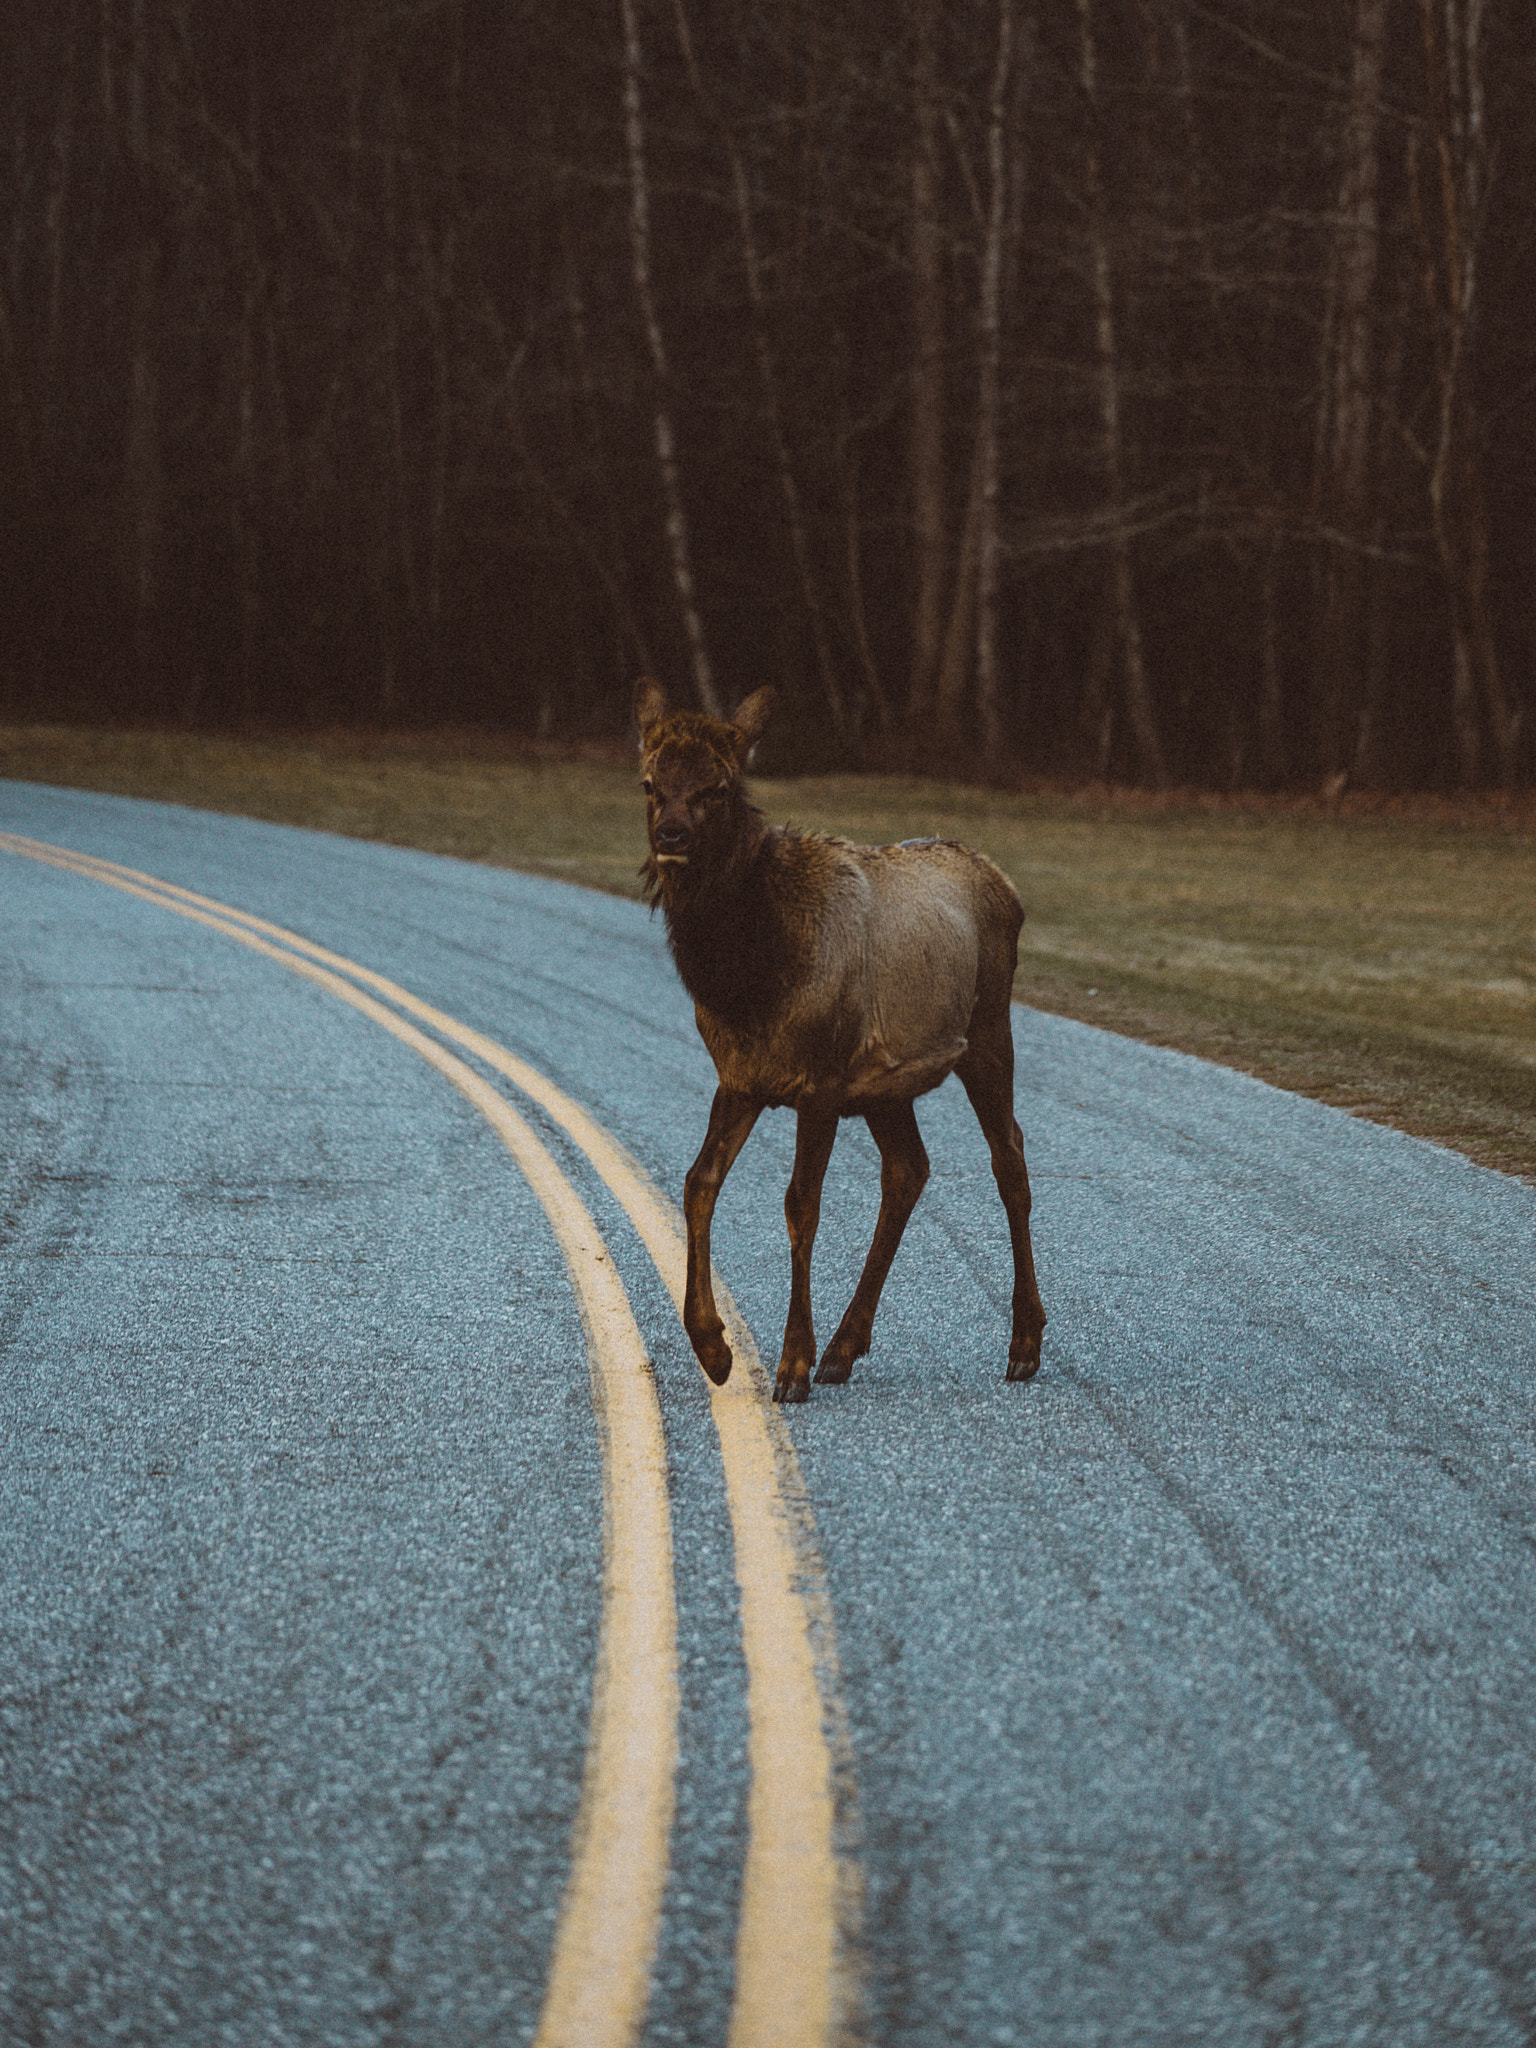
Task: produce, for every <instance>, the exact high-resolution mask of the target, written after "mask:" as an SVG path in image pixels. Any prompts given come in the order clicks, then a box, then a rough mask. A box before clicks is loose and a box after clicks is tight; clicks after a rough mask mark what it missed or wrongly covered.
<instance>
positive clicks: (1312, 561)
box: [0, 0, 1536, 786]
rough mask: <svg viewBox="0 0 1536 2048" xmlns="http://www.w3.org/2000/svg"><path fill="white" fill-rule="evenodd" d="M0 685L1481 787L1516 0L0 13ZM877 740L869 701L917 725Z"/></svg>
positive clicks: (1521, 445)
mask: <svg viewBox="0 0 1536 2048" xmlns="http://www.w3.org/2000/svg"><path fill="white" fill-rule="evenodd" d="M0 53H3V71H0V78H3V81H4V90H5V93H6V95H7V106H6V118H7V138H6V142H7V146H6V150H5V154H4V158H3V168H0V226H3V230H4V244H3V268H0V560H3V562H4V565H5V572H6V574H5V587H4V602H3V605H0V716H12V717H15V716H36V715H67V716H82V717H100V716H103V715H105V716H110V717H121V718H142V719H153V720H169V721H188V722H196V723H199V724H208V723H250V722H255V721H271V722H280V723H283V724H294V723H304V722H311V721H313V722H335V721H353V720H357V721H365V722H369V723H376V724H386V725H399V724H441V723H445V722H459V723H466V722H467V723H485V724H493V725H498V726H503V727H508V728H512V729H515V730H521V731H526V732H531V733H537V734H543V735H546V736H550V735H553V736H563V735H580V734H584V733H598V732H601V733H617V732H619V731H620V730H622V729H623V727H624V725H625V722H626V719H627V713H628V690H629V683H630V679H631V678H632V677H633V676H634V675H635V674H636V673H637V672H639V671H642V670H645V671H654V672H656V673H659V674H663V675H666V676H668V677H669V678H671V679H672V685H673V688H674V689H675V690H676V691H677V692H678V693H679V694H680V695H686V696H688V697H691V699H692V700H693V701H694V702H696V703H698V704H700V705H701V706H703V707H705V708H706V709H710V710H713V711H718V710H719V709H721V708H729V706H730V705H731V704H732V703H734V702H735V701H736V700H737V699H738V698H739V697H741V696H742V695H744V694H745V693H746V692H747V691H749V690H752V689H755V688H757V687H759V686H760V685H762V684H764V683H770V682H771V683H774V684H776V685H777V686H778V687H779V689H780V690H781V692H782V693H783V697H784V699H785V703H784V708H783V712H782V713H781V717H780V720H779V724H778V730H777V734H776V736H775V739H774V741H773V743H772V749H771V750H772V751H773V758H774V760H775V761H777V762H778V763H779V764H780V765H802V766H816V765H830V764H832V763H834V762H856V761H860V760H862V761H866V762H878V763H888V764H889V763H900V762H903V761H911V762H912V763H913V764H914V765H917V766H924V767H932V766H959V767H968V768H971V769H975V768H978V767H980V768H983V769H986V770H989V771H991V770H997V769H1000V768H1002V767H1004V766H1006V765H1009V764H1012V765H1015V766H1018V767H1021V768H1023V769H1025V770H1028V771H1032V772H1040V773H1088V774H1103V775H1109V776H1113V777H1120V778H1133V779H1137V780H1140V781H1144V782H1149V783H1157V782H1160V781H1164V780H1180V781H1189V780H1193V781H1200V782H1206V783H1211V784H1216V785H1222V786H1224V785H1236V784H1258V785H1261V786H1280V785H1287V784H1295V783H1306V784H1316V783H1317V782H1319V781H1321V780H1323V779H1326V778H1329V777H1339V776H1348V777H1349V778H1351V779H1352V780H1354V781H1356V782H1360V783H1366V784H1384V785H1391V784H1399V783H1409V784H1421V785H1442V784H1444V785H1469V786H1470V785H1478V784H1495V785H1497V784H1501V783H1510V782H1514V781H1528V780H1530V779H1531V777H1532V774H1533V770H1536V745H1533V739H1532V732H1533V728H1536V619H1533V590H1536V573H1533V572H1536V517H1533V513H1536V505H1533V494H1536V484H1533V478H1536V343H1533V341H1532V338H1531V337H1532V332H1533V330H1532V323H1531V317H1530V305H1531V301H1532V297H1533V282H1536V252H1533V247H1532V236H1533V233H1536V226H1533V224H1536V38H1533V37H1532V36H1531V34H1530V33H1529V20H1528V13H1527V0H1337V4H1327V5H1324V4H1320V0H976V4H975V5H971V6H965V7H961V6H959V5H956V4H954V0H949V4H946V5H942V6H941V5H940V4H939V0H872V4H869V5H864V6H861V7H858V8H846V7H836V8H828V7H824V6H816V5H812V4H811V0H601V4H598V0H559V4H554V0H543V4H541V5H535V4H532V0H498V4H496V5H494V6H492V5H486V4H481V0H435V4H416V0H389V4H387V5H386V4H384V0H304V4H302V5H299V4H296V0H289V4H288V5H286V6H284V5H281V4H279V5H268V6H264V7H260V8H253V7H248V6H241V7H237V6H232V5H228V4H226V5H223V6H216V5H213V4H210V0H49V4H47V5H37V6H16V7H12V8H9V9H7V10H6V11H5V19H4V25H3V26H0ZM914 735H920V736H921V737H920V739H915V738H914Z"/></svg>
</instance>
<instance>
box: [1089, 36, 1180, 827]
mask: <svg viewBox="0 0 1536 2048" xmlns="http://www.w3.org/2000/svg"><path fill="white" fill-rule="evenodd" d="M1077 19H1078V56H1079V72H1078V82H1079V84H1080V86H1081V88H1082V94H1083V101H1084V106H1085V109H1086V113H1087V121H1088V140H1087V147H1086V150H1085V152H1084V162H1083V183H1084V200H1085V211H1086V214H1087V226H1088V243H1089V251H1088V253H1089V269H1090V282H1091V286H1092V293H1093V321H1094V344H1095V372H1096V382H1097V386H1098V411H1099V448H1100V457H1101V461H1102V465H1103V472H1104V482H1105V487H1106V490H1107V492H1108V496H1109V510H1110V524H1111V537H1110V578H1109V590H1110V601H1111V603H1112V605H1113V608H1114V616H1115V621H1116V626H1117V629H1118V633H1119V639H1120V655H1121V660H1122V663H1123V669H1122V677H1121V681H1122V687H1123V691H1124V698H1125V711H1126V717H1127V720H1128V722H1129V724H1130V728H1131V735H1132V739H1133V741H1134V744H1135V751H1136V759H1137V766H1138V769H1139V772H1140V774H1141V776H1142V778H1143V779H1144V780H1145V781H1147V782H1149V783H1151V784H1152V785H1153V786H1154V787H1160V786H1161V785H1162V784H1164V783H1165V782H1166V781H1167V780H1168V769H1167V762H1166V759H1165V756H1164V753H1163V743H1162V738H1161V735H1160V734H1159V732H1158V729H1157V718H1156V714H1155V712H1154V710H1153V706H1152V693H1151V690H1150V688H1149V686H1148V682H1147V670H1146V659H1145V655H1144V653H1143V649H1142V641H1141V614H1140V611H1139V610H1138V608H1137V601H1136V580H1135V575H1134V573H1133V570H1132V567H1131V549H1130V539H1129V536H1128V534H1127V532H1126V511H1125V451H1124V430H1123V426H1122V421H1121V403H1120V397H1121V393H1120V387H1121V368H1120V342H1119V335H1118V332H1117V329H1116V322H1115V294H1114V274H1113V269H1112V266H1111V263H1110V254H1109V227H1108V222H1107V220H1106V217H1105V201H1104V181H1103V172H1102V168H1101V165H1100V161H1099V143H1098V120H1099V94H1098V57H1097V51H1096V48H1095V44H1094V35H1093V0H1077Z"/></svg>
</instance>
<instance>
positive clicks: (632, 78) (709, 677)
mask: <svg viewBox="0 0 1536 2048" xmlns="http://www.w3.org/2000/svg"><path fill="white" fill-rule="evenodd" d="M619 11H620V14H621V16H622V19H623V23H624V144H625V150H626V154H627V156H628V160H629V252H630V266H631V271H632V274H633V277H634V284H635V298H636V300H637V301H638V303H639V307H640V319H641V324H642V325H643V326H644V328H645V339H646V346H647V348H648V349H649V350H650V356H651V368H652V371H653V372H654V376H655V383H656V412H655V438H656V467H657V470H658V472H659V474H660V478H661V495H662V503H663V508H664V515H665V525H666V538H667V552H668V555H669V557H670V560H671V564H672V582H673V587H674V589H675V590H676V593H677V605H678V611H679V612H680V614H681V616H682V622H683V633H684V637H685V639H686V640H687V643H688V657H689V662H690V665H691V668H692V671H693V687H694V690H695V693H696V694H697V696H698V700H699V703H700V705H701V706H702V707H703V709H704V710H705V711H707V712H708V713H709V715H710V717H711V718H723V717H724V715H725V713H724V709H723V707H722V705H721V702H720V698H719V695H718V693H717V691H716V689H715V683H714V675H713V672H712V670H711V667H710V659H709V647H708V643H707V641H706V639H705V635H704V620H703V617H702V615H701V613H700V611H699V604H698V594H697V590H696V588H695V584H694V577H693V550H692V544H691V542H690V540H689V534H688V515H687V512H686V510H685V508H684V505H683V489H682V479H681V476H680V473H679V470H678V463H677V437H676V435H675V434H674V433H673V430H672V414H671V410H670V407H669V405H668V395H667V394H668V386H669V381H670V380H669V374H668V366H667V348H666V341H665V338H664V336H663V334H662V331H661V320H660V317H659V316H658V314H657V311H656V296H655V293H654V291H653V290H652V286H651V194H650V176H649V172H648V171H647V168H646V144H645V109H644V102H643V99H642V96H641V91H640V73H641V66H642V62H643V52H642V49H641V44H640V17H639V11H638V7H637V4H636V0H619Z"/></svg>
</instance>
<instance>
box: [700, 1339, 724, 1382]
mask: <svg viewBox="0 0 1536 2048" xmlns="http://www.w3.org/2000/svg"><path fill="white" fill-rule="evenodd" d="M693 1349H694V1356H695V1357H696V1358H697V1359H698V1361H699V1363H700V1365H702V1366H703V1368H704V1376H705V1378H706V1379H707V1380H709V1381H710V1383H711V1384H712V1385H713V1386H717V1387H723V1386H724V1385H725V1383H726V1381H727V1380H728V1379H729V1378H730V1376H731V1347H730V1345H729V1344H727V1343H726V1341H725V1339H724V1338H723V1337H716V1338H714V1339H713V1341H711V1342H706V1343H703V1344H695V1345H694V1347H693Z"/></svg>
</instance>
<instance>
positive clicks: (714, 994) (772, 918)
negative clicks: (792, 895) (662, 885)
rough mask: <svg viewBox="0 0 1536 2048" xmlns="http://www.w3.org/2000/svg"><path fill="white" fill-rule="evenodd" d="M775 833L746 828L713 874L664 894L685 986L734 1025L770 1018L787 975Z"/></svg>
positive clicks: (671, 938)
mask: <svg viewBox="0 0 1536 2048" xmlns="http://www.w3.org/2000/svg"><path fill="white" fill-rule="evenodd" d="M773 837H774V835H773V834H772V833H770V832H768V831H767V830H765V829H759V830H757V831H755V832H752V833H751V834H750V835H744V837H743V839H742V840H741V841H740V842H739V843H738V845H737V847H736V848H735V850H734V852H733V855H732V858H731V859H730V860H729V861H728V862H726V863H724V864H723V865H722V866H720V867H718V868H716V869H714V870H713V871H712V872H711V873H709V874H708V875H689V876H688V877H687V879H686V880H684V879H683V878H682V877H679V882H680V886H678V887H676V888H673V887H668V888H666V889H665V890H664V892H663V896H662V906H663V909H664V910H665V912H666V919H667V938H668V940H669V942H670V944H671V947H672V958H673V960H674V961H675V962H676V963H677V971H678V974H679V975H680V977H681V978H682V983H683V986H684V988H686V989H687V991H688V993H689V995H691V996H692V997H693V1000H694V1001H695V1002H696V1003H699V1004H701V1005H702V1006H703V1008H704V1009H706V1010H710V1011H713V1013H714V1014H715V1015H716V1016H717V1017H719V1018H720V1019H721V1020H722V1021H723V1022H725V1023H726V1024H728V1025H730V1026H731V1027H732V1028H733V1029H735V1030H751V1029H753V1028H754V1027H760V1026H764V1025H766V1024H767V1023H768V1022H769V1020H770V1018H771V1016H772V1014H773V1012H774V1010H775V1009H776V1008H777V1006H778V1001H779V997H780V992H781V990H782V988H783V981H784V940H783V935H782V927H781V920H780V918H779V916H778V910H777V905H776V903H775V901H774V891H773V888H772V841H773Z"/></svg>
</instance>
